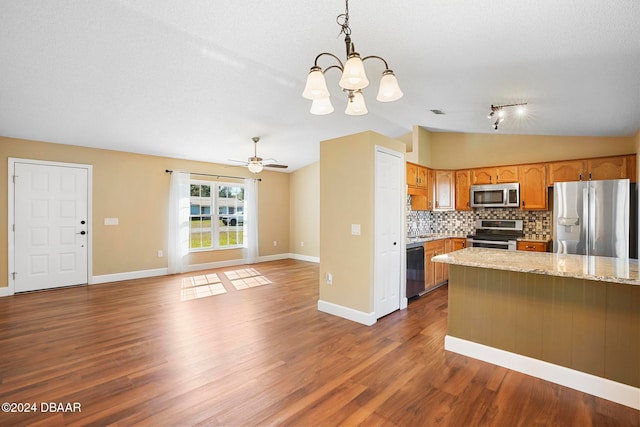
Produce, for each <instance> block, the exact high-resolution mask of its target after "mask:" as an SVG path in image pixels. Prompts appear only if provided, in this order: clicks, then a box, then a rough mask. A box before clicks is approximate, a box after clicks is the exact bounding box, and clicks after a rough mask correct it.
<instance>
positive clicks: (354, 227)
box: [351, 224, 360, 236]
mask: <svg viewBox="0 0 640 427" xmlns="http://www.w3.org/2000/svg"><path fill="white" fill-rule="evenodd" d="M351 235H352V236H359V235H360V224H351Z"/></svg>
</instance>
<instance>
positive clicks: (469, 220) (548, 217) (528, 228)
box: [407, 196, 553, 239]
mask: <svg viewBox="0 0 640 427" xmlns="http://www.w3.org/2000/svg"><path fill="white" fill-rule="evenodd" d="M478 219H521V220H522V221H523V225H524V234H525V236H527V237H529V238H535V239H546V238H551V234H552V226H553V221H552V214H551V211H522V210H520V209H518V208H485V209H482V208H481V209H474V210H472V211H412V210H411V196H407V234H408V235H409V236H419V235H421V234H428V233H471V232H472V231H473V230H474V229H475V221H476V220H478Z"/></svg>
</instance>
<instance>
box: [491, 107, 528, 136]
mask: <svg viewBox="0 0 640 427" xmlns="http://www.w3.org/2000/svg"><path fill="white" fill-rule="evenodd" d="M525 105H527V103H526V102H520V103H518V104H502V105H493V104H491V111H490V112H489V115H488V116H487V118H489V119H492V120H493V119H494V118H495V121H494V122H493V130H495V131H496V132H497V131H498V126H499V125H500V123H502V122H503V121H504V119H505V117H506V116H507V110H506V108H511V107H520V108H518V110H517V112H518V115H522V114H524V106H525Z"/></svg>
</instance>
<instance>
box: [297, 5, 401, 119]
mask: <svg viewBox="0 0 640 427" xmlns="http://www.w3.org/2000/svg"><path fill="white" fill-rule="evenodd" d="M336 22H337V23H338V25H340V27H341V30H340V34H344V42H345V44H346V47H347V61H346V62H345V63H344V64H343V63H342V61H341V60H340V59H339V58H338V57H337V56H336V55H334V54H332V53H328V52H323V53H321V54H319V55H318V56H316V60H315V62H314V64H313V67H311V70H310V71H309V75H308V76H307V84H306V85H305V88H304V91H303V92H302V96H303V97H305V98H307V99H310V100H312V103H311V110H310V112H311V114H316V115H324V114H330V113H332V112H333V105H332V104H331V100H330V99H329V97H330V95H331V94H330V93H329V89H327V82H326V80H325V78H324V73H326V72H327V71H329V70H331V69H333V68H335V69H338V70H340V71H341V72H342V77H341V78H340V82H339V85H340V87H341V88H342V90H343V91H344V92H346V94H347V99H348V101H347V108H346V110H345V114H349V115H352V116H359V115H362V114H367V112H368V111H367V106H366V104H365V102H364V96H362V89H364V88H366V87H367V86H368V85H369V79H367V75H366V73H365V69H364V61H366V60H368V59H373V58H375V59H379V60H381V61H382V62H384V68H385V70H384V72H383V73H382V77H381V78H380V87H379V89H378V96H377V97H376V99H377V100H378V101H380V102H391V101H395V100H398V99H400V98H402V95H403V94H402V91H401V90H400V86H398V80H397V79H396V76H395V74H393V71H392V70H390V69H389V65H388V64H387V61H385V60H384V59H383V58H381V57H379V56H375V55H370V56H365V57H364V58H361V57H360V54H359V53H358V52H356V50H355V46H354V44H353V43H352V42H351V28H350V27H349V0H345V13H343V14H340V15H338V17H337V18H336ZM325 55H326V56H330V57H332V58H333V59H335V60H336V61H337V64H333V65H330V66H328V67H326V68H324V69H322V67H320V66H319V65H318V59H320V57H322V56H325Z"/></svg>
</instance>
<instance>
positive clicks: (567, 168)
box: [547, 160, 587, 185]
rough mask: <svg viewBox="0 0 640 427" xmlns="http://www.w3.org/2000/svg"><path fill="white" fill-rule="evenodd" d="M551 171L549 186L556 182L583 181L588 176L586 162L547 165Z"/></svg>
mask: <svg viewBox="0 0 640 427" xmlns="http://www.w3.org/2000/svg"><path fill="white" fill-rule="evenodd" d="M547 169H548V171H549V185H553V184H554V183H556V182H566V181H581V180H582V179H583V176H585V174H586V170H587V162H586V161H585V160H567V161H565V162H551V163H548V164H547Z"/></svg>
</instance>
